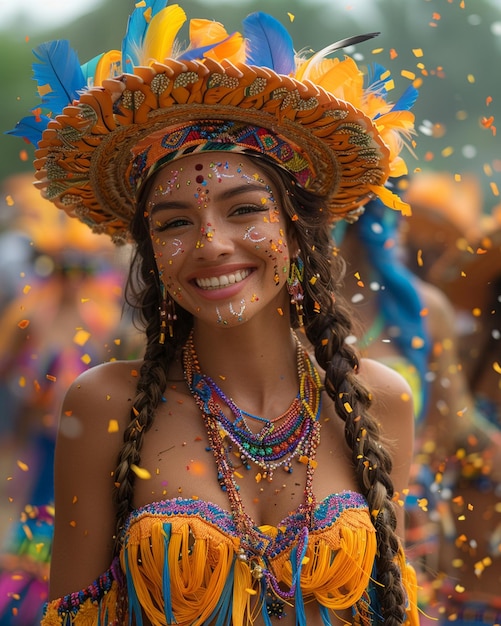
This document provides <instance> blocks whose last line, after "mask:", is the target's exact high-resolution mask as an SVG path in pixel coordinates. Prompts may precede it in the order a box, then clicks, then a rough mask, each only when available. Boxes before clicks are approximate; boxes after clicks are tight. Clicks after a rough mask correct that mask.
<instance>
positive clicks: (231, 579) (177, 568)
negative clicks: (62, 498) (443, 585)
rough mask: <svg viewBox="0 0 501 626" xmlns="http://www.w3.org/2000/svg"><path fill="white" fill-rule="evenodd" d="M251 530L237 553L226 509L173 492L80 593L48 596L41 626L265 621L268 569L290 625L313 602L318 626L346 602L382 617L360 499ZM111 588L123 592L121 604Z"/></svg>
mask: <svg viewBox="0 0 501 626" xmlns="http://www.w3.org/2000/svg"><path fill="white" fill-rule="evenodd" d="M256 530H257V531H258V533H259V537H260V545H259V546H257V548H258V549H257V550H256V556H255V557H252V558H250V559H245V558H242V551H241V550H239V549H240V546H241V542H240V539H239V537H238V534H237V531H236V528H235V524H234V522H233V518H232V515H231V514H230V513H229V512H228V511H225V510H223V509H221V508H219V507H218V506H216V505H214V504H210V503H207V502H201V501H196V500H186V499H182V498H178V499H173V500H166V501H163V502H158V503H153V504H150V505H147V506H145V507H143V508H141V509H138V510H136V511H134V512H133V513H132V514H131V516H130V518H129V521H128V523H127V526H126V529H125V534H124V547H123V549H122V552H121V555H120V567H118V563H117V562H115V563H114V566H112V568H110V570H108V572H107V573H106V574H105V575H103V576H102V577H101V578H100V579H99V580H98V581H96V582H95V583H94V584H93V585H92V586H91V587H89V588H88V589H87V590H84V591H82V592H80V593H76V594H72V595H70V596H65V597H64V598H61V599H58V600H54V601H52V602H50V603H49V604H48V606H47V608H46V612H45V617H44V619H43V621H42V626H62V625H63V624H64V626H70V625H71V626H98V625H99V626H119V625H122V624H126V623H128V615H129V614H130V616H131V617H133V618H134V617H136V618H137V616H138V615H140V614H141V610H142V611H143V612H144V615H145V616H146V617H147V618H148V619H149V620H150V622H151V623H152V624H153V625H154V626H165V625H166V624H177V625H179V626H188V625H199V626H201V625H202V624H207V623H219V621H218V620H221V623H228V622H227V620H226V618H228V617H230V623H232V624H233V626H244V625H246V624H248V623H249V624H252V623H254V622H261V621H263V623H268V624H269V623H270V621H269V616H270V615H271V616H272V617H273V616H274V615H275V616H277V617H278V616H279V614H280V610H281V609H280V606H281V602H280V599H279V598H277V596H276V595H275V594H274V593H273V589H272V588H271V585H270V582H269V580H270V579H269V578H268V577H267V572H272V573H273V574H274V576H275V577H276V579H277V580H278V581H279V583H280V586H281V588H282V587H283V588H287V589H291V588H292V591H293V593H292V598H291V601H290V603H291V604H292V605H293V606H294V611H295V612H296V619H297V622H296V623H298V624H304V625H306V617H305V615H304V603H306V602H309V601H312V600H313V601H316V602H317V605H318V607H319V611H320V613H321V614H322V619H323V623H325V624H329V623H330V619H329V612H330V611H336V610H342V609H347V608H351V609H352V613H353V623H354V624H359V625H360V626H375V625H376V624H380V623H381V620H380V618H378V613H379V611H378V606H377V600H376V594H375V589H374V584H373V583H372V580H373V578H372V575H373V574H374V560H375V556H376V549H377V546H376V538H375V530H374V526H373V524H372V522H371V519H370V514H369V510H368V508H367V503H366V501H365V499H364V498H363V496H361V495H360V494H357V493H354V492H350V491H347V492H342V493H340V494H334V495H331V496H329V497H328V498H326V499H325V500H324V501H323V502H321V503H320V504H318V505H317V507H316V508H315V511H314V517H313V525H312V528H310V529H309V531H308V530H305V527H304V519H303V513H301V512H300V511H296V512H294V513H292V514H291V515H289V516H288V517H286V518H285V519H284V520H283V521H282V523H281V524H280V525H279V526H278V527H272V526H261V527H259V528H257V529H256ZM399 561H400V565H401V568H402V575H403V579H404V584H405V588H406V590H407V594H408V607H407V622H406V623H407V624H409V626H418V624H419V619H418V613H417V605H416V594H417V586H416V580H415V575H414V571H413V569H412V568H411V567H410V566H409V565H408V564H406V563H405V559H404V556H403V553H402V554H401V555H400V558H399ZM256 566H257V567H256ZM256 571H258V572H260V573H262V576H261V577H260V576H259V575H256ZM295 583H298V584H296V585H295ZM294 585H295V591H294ZM120 590H123V591H125V590H126V594H124V593H122V595H127V596H128V601H127V600H126V601H125V605H123V606H121V601H120V593H119V592H120Z"/></svg>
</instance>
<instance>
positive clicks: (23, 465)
mask: <svg viewBox="0 0 501 626" xmlns="http://www.w3.org/2000/svg"><path fill="white" fill-rule="evenodd" d="M16 463H17V466H18V467H19V469H20V470H22V471H23V472H28V471H29V469H30V468H29V466H28V465H27V464H26V463H24V462H23V461H20V460H19V459H18V460H17V461H16Z"/></svg>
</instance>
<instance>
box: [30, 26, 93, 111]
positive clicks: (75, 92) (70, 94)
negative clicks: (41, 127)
mask: <svg viewBox="0 0 501 626" xmlns="http://www.w3.org/2000/svg"><path fill="white" fill-rule="evenodd" d="M33 53H34V55H35V57H36V58H37V59H38V61H39V63H33V72H34V75H35V80H36V81H37V83H38V86H39V87H44V86H46V85H50V88H51V91H50V92H49V93H46V94H44V95H42V96H41V98H42V104H43V105H45V106H47V107H50V108H51V109H52V111H53V112H60V111H62V110H63V108H64V107H65V106H68V104H71V103H72V102H73V100H75V99H78V98H79V96H80V92H81V91H82V89H84V88H85V86H86V82H85V77H84V75H83V72H82V69H81V67H80V61H79V60H78V56H77V53H76V52H75V51H74V50H73V48H71V46H70V44H69V41H67V40H66V39H61V40H58V41H48V42H47V43H43V44H41V45H40V46H38V47H37V48H35V50H34V51H33Z"/></svg>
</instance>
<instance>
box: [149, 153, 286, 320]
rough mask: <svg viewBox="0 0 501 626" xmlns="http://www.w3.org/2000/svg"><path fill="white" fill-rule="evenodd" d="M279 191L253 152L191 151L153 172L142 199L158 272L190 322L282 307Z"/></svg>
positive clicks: (283, 279) (239, 317) (283, 283)
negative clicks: (187, 314) (145, 203)
mask: <svg viewBox="0 0 501 626" xmlns="http://www.w3.org/2000/svg"><path fill="white" fill-rule="evenodd" d="M173 165H174V164H173ZM277 197H278V194H277V191H276V189H275V188H274V185H273V183H272V181H270V180H269V179H268V177H267V176H266V175H265V174H264V172H263V171H261V170H260V168H259V162H258V161H257V159H254V158H252V157H246V156H242V155H238V154H234V153H224V159H223V158H222V155H221V154H219V153H217V154H214V153H201V154H197V155H189V156H186V157H183V158H182V159H179V160H178V161H176V163H175V168H174V167H173V166H166V167H164V168H163V169H161V170H159V171H158V172H157V174H156V175H155V178H154V180H153V184H152V186H151V190H150V193H149V194H148V196H147V205H146V206H147V211H148V218H149V223H150V230H151V237H152V244H153V250H154V254H155V258H156V262H157V267H158V271H159V275H161V280H162V281H163V283H164V285H165V287H166V289H167V291H168V292H169V293H170V295H171V296H172V297H173V298H174V299H175V300H176V301H177V302H178V304H179V305H180V306H182V307H183V308H185V309H186V310H187V311H189V312H190V313H192V314H193V316H194V318H195V323H196V324H197V323H200V324H214V323H216V324H217V325H219V326H228V327H232V326H235V325H237V324H242V323H245V322H246V321H248V320H249V319H252V318H254V317H255V316H256V315H258V314H267V315H273V316H277V315H283V314H284V312H285V311H287V310H288V294H287V291H286V288H285V286H286V282H287V276H288V273H289V263H290V259H289V247H288V242H287V238H286V235H285V217H284V216H283V215H282V211H281V208H280V206H279V204H278V203H277V201H276V198H277Z"/></svg>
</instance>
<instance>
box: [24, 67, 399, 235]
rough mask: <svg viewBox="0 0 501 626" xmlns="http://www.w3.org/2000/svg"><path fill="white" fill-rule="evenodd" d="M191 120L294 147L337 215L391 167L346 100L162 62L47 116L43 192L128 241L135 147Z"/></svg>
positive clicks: (368, 124)
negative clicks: (256, 129) (251, 128)
mask: <svg viewBox="0 0 501 626" xmlns="http://www.w3.org/2000/svg"><path fill="white" fill-rule="evenodd" d="M187 120H193V121H197V120H237V121H242V122H246V123H249V124H253V125H255V126H260V127H263V128H266V129H268V130H270V131H272V132H274V133H276V134H277V135H279V136H281V137H283V138H285V140H286V141H290V142H291V143H292V144H293V145H295V146H300V147H301V149H302V155H303V156H304V157H305V158H306V159H307V160H308V162H309V164H310V168H311V171H312V173H313V176H312V178H311V183H310V184H309V185H308V188H309V189H310V190H311V191H312V192H313V193H316V194H318V195H319V196H321V197H323V198H324V199H325V204H326V207H327V208H328V210H329V211H330V214H331V217H332V219H333V220H335V219H340V218H343V217H345V216H346V215H348V214H349V213H350V212H352V211H354V210H356V209H357V208H358V207H360V206H362V205H363V204H365V203H366V202H367V200H368V199H370V198H372V197H373V196H374V187H378V186H382V185H384V183H385V182H386V180H387V177H388V173H389V162H388V161H389V151H388V148H387V147H386V145H385V144H384V142H383V140H382V139H381V137H380V135H379V133H378V130H377V128H376V126H375V125H374V124H373V122H372V121H371V120H370V119H369V118H368V117H367V116H366V115H365V114H364V113H363V112H362V111H360V110H358V109H356V108H355V107H353V106H352V105H351V104H350V103H348V102H345V101H342V100H338V99H336V98H335V97H334V96H332V95H331V94H329V93H327V92H326V91H324V90H322V89H321V88H319V87H317V86H315V85H313V84H312V83H309V82H304V83H302V82H299V81H297V80H295V79H293V78H291V77H287V76H282V75H279V74H276V73H274V72H272V71H271V70H269V69H265V68H261V67H252V66H247V65H239V66H238V67H236V66H234V65H232V64H230V63H228V62H223V63H221V64H220V63H216V62H215V61H209V60H207V61H204V62H198V61H190V62H184V63H181V62H179V61H175V60H170V59H169V60H167V61H165V62H164V63H153V64H152V66H151V67H138V68H135V69H134V74H125V75H123V76H121V77H119V78H117V79H113V80H108V81H106V82H105V83H104V85H103V87H102V88H92V89H89V90H88V91H86V92H85V93H84V94H83V95H82V96H81V97H80V99H79V101H78V102H75V103H74V104H73V105H72V106H69V107H66V108H65V109H64V110H63V112H62V113H61V114H60V115H58V116H57V117H56V118H55V119H54V120H53V121H51V122H50V123H49V125H48V127H47V129H46V130H45V131H44V133H43V137H42V140H41V141H40V143H39V146H38V150H37V151H36V154H35V156H36V161H35V168H36V170H37V174H36V177H37V181H38V182H37V186H38V187H39V188H40V189H41V190H42V193H43V194H44V196H45V197H47V198H48V199H50V200H51V201H52V202H54V203H55V204H56V205H57V206H58V207H59V208H62V209H64V210H65V211H66V212H67V213H68V214H70V215H71V216H73V217H78V218H79V219H80V220H81V221H83V222H84V223H86V224H87V225H88V226H90V227H91V228H92V229H93V230H94V231H95V232H105V233H107V234H109V235H110V236H111V237H112V238H113V239H114V240H115V241H117V242H120V241H126V240H127V238H128V227H129V224H130V221H131V219H132V216H133V215H134V212H135V209H136V205H135V190H134V189H132V188H131V185H130V181H129V176H128V172H129V168H130V166H131V161H132V153H131V148H132V147H133V146H134V145H136V143H137V142H138V141H139V140H141V139H143V138H144V137H146V136H147V135H149V134H152V133H155V132H157V131H158V130H160V129H162V128H165V129H167V128H169V127H174V126H176V125H178V124H180V123H185V122H186V121H187Z"/></svg>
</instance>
